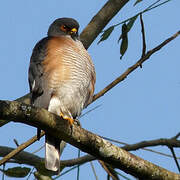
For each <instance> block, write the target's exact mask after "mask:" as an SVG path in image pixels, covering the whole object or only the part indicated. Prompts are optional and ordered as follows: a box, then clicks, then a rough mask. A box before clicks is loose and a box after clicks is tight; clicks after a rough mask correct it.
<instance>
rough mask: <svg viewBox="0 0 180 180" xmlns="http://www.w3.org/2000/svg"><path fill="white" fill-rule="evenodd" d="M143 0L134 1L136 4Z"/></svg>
mask: <svg viewBox="0 0 180 180" xmlns="http://www.w3.org/2000/svg"><path fill="white" fill-rule="evenodd" d="M141 1H142V0H136V2H135V3H134V6H135V5H136V4H138V3H140V2H141Z"/></svg>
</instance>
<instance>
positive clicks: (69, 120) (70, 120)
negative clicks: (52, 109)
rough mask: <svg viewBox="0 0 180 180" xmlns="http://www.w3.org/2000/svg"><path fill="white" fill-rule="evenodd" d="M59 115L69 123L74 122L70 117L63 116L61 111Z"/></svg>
mask: <svg viewBox="0 0 180 180" xmlns="http://www.w3.org/2000/svg"><path fill="white" fill-rule="evenodd" d="M60 117H62V118H63V119H65V120H68V122H69V124H70V125H71V126H72V124H73V123H74V119H72V118H70V117H65V116H64V114H63V113H62V112H61V113H60Z"/></svg>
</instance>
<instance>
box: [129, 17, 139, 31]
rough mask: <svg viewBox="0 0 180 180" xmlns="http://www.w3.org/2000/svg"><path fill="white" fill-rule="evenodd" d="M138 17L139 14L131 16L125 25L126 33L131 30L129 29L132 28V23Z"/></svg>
mask: <svg viewBox="0 0 180 180" xmlns="http://www.w3.org/2000/svg"><path fill="white" fill-rule="evenodd" d="M138 16H139V14H138V15H136V16H133V17H132V18H131V19H130V20H129V22H128V23H127V29H128V32H129V31H130V30H131V28H132V26H133V25H134V22H135V21H136V19H137V17H138Z"/></svg>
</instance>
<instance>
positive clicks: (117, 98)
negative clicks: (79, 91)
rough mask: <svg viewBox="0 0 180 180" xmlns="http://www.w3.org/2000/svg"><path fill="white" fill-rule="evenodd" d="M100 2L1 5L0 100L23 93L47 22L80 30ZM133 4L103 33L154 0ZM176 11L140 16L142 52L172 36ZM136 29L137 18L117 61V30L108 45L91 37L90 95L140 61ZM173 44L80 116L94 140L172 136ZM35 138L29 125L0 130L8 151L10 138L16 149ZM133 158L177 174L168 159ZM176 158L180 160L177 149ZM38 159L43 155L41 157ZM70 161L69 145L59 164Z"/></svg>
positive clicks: (175, 96)
mask: <svg viewBox="0 0 180 180" xmlns="http://www.w3.org/2000/svg"><path fill="white" fill-rule="evenodd" d="M105 2H106V1H104V0H101V1H95V0H92V1H82V0H81V1H68V2H67V1H65V0H61V1H59V0H54V1H50V0H47V1H43V0H39V1H35V0H31V1H23V0H19V1H10V0H6V1H2V2H1V3H0V4H1V6H0V21H1V28H0V40H1V41H0V52H1V54H0V59H1V60H0V82H1V86H0V87H1V89H0V99H6V100H14V99H16V98H18V97H21V96H23V95H24V94H26V93H28V92H29V87H28V81H27V71H28V66H29V59H30V56H31V53H32V49H33V47H34V45H35V44H36V42H37V41H39V40H40V39H42V38H43V37H44V36H46V33H47V29H48V26H49V25H50V24H51V22H52V21H53V20H55V19H56V18H59V17H73V18H75V19H77V20H78V21H79V23H80V26H81V27H80V32H81V31H82V30H83V28H84V27H85V26H86V25H87V24H88V22H89V21H90V20H91V18H92V17H93V16H94V15H95V14H96V13H97V12H98V10H99V9H100V8H101V7H102V6H103V5H104V3H105ZM134 2H135V0H134V1H131V2H130V3H128V4H127V5H126V6H125V7H124V8H123V10H122V11H121V12H120V13H118V14H117V15H116V16H115V17H114V18H113V20H112V21H111V22H110V23H109V24H108V25H107V27H109V26H111V25H113V24H117V23H119V22H121V21H123V20H125V19H127V18H129V17H132V16H134V15H135V14H136V13H137V12H139V11H141V10H144V9H145V8H146V7H147V6H148V5H150V4H151V3H153V2H155V1H152V0H151V1H148V2H147V1H143V2H142V3H139V4H138V5H137V6H135V7H133V4H134ZM179 7H180V1H179V0H172V1H170V2H169V3H167V4H165V5H163V6H161V7H159V8H157V9H154V10H152V11H150V12H147V13H146V14H144V15H143V19H144V24H145V30H146V39H147V49H151V48H153V47H155V46H156V45H158V44H159V43H161V42H162V41H163V40H165V39H166V38H168V37H169V36H171V35H172V34H174V33H175V32H177V31H178V30H179V27H180V26H179V25H180V24H179V19H178V14H179ZM107 27H106V28H107ZM106 28H105V29H106ZM140 31H141V27H140V23H139V18H138V19H137V21H136V22H135V24H134V26H133V28H132V30H131V31H130V32H129V35H128V38H129V47H128V50H127V52H126V54H125V55H124V57H123V59H122V60H120V59H119V57H120V55H119V49H120V48H119V46H120V45H119V44H117V40H118V38H119V36H120V33H121V27H120V26H118V27H117V28H115V30H114V31H113V33H112V35H111V36H110V38H109V39H108V40H107V41H104V42H102V43H100V44H99V45H97V42H98V40H99V38H100V36H98V37H97V39H96V40H95V41H94V42H93V44H92V45H91V47H90V48H89V49H88V51H89V53H90V55H91V56H92V59H93V62H94V64H95V67H96V73H97V83H96V90H95V91H96V93H97V92H99V91H100V90H101V89H103V88H104V87H105V86H106V85H108V84H109V83H110V82H111V81H113V80H114V79H115V78H117V77H118V76H119V75H121V73H123V72H124V71H125V70H126V69H127V68H128V67H129V66H131V65H133V64H134V63H135V62H136V61H137V60H138V59H139V57H140V56H141V49H142V43H141V32H140ZM179 46H180V38H179V37H178V38H177V39H175V40H174V41H173V42H171V43H170V44H168V45H167V46H166V47H164V48H163V49H162V50H161V51H159V52H157V53H156V54H154V55H153V56H152V57H151V58H150V59H149V60H147V61H146V62H145V63H144V64H143V68H142V69H137V70H136V71H134V72H133V73H131V74H130V75H129V76H128V78H127V79H125V80H124V81H123V82H122V83H120V84H119V85H117V86H116V87H115V88H113V89H112V90H111V91H109V92H108V93H107V94H105V95H104V96H103V97H101V98H100V99H98V100H97V101H96V102H95V103H93V104H91V105H90V106H89V107H88V108H87V109H85V110H84V111H83V112H86V111H87V110H90V109H92V108H93V107H95V106H97V105H101V106H100V107H99V108H98V109H96V110H94V111H93V112H91V113H89V114H88V115H86V116H84V117H83V118H81V123H82V126H83V127H84V128H85V129H87V130H89V131H92V132H94V133H97V134H99V135H102V136H106V137H109V138H112V139H116V140H119V141H123V142H126V143H130V144H131V143H136V142H139V141H142V140H151V139H157V138H163V137H164V138H169V137H172V136H174V135H176V134H177V133H178V132H179V118H180V111H179V107H180V95H179V92H180V76H179V67H180V61H179ZM35 133H36V129H35V128H33V127H30V126H27V125H23V124H18V123H9V124H8V125H6V126H4V127H2V128H1V129H0V134H1V135H2V134H3V136H4V137H6V138H1V139H0V145H4V146H5V145H6V146H10V147H15V144H14V142H13V139H14V138H15V139H17V140H18V142H19V143H22V142H25V141H26V140H27V139H29V138H30V137H32V136H33V135H35ZM43 142H44V139H42V140H41V141H40V142H37V143H35V144H34V145H32V146H31V147H29V148H27V149H26V150H27V151H29V152H33V151H34V150H36V149H38V148H39V147H41V146H42V145H43ZM152 149H154V150H157V151H161V152H165V153H169V154H170V151H169V150H168V149H167V148H164V147H156V148H152ZM133 153H134V154H136V155H138V156H140V157H142V158H144V159H146V160H149V161H150V162H153V163H155V164H157V165H160V166H162V167H164V168H167V169H169V170H171V171H174V172H177V168H176V165H175V163H174V161H173V160H172V159H171V158H167V157H164V156H160V155H157V154H153V153H150V152H146V151H143V150H140V151H137V152H133ZM176 153H177V156H180V153H179V152H178V151H176ZM38 154H39V155H40V156H44V152H43V151H41V152H39V153H38ZM74 157H77V149H75V148H74V147H72V146H70V145H69V146H68V147H67V149H66V150H65V152H64V154H63V156H62V159H69V158H74ZM93 163H94V165H95V168H96V172H97V174H98V177H99V179H100V180H101V179H104V178H105V177H106V173H104V171H103V170H102V168H101V167H100V165H99V164H98V163H96V162H93ZM70 177H71V179H72V177H74V178H73V179H75V177H76V170H74V171H72V172H71V173H69V174H68V175H65V176H64V177H63V179H64V180H66V179H70ZM84 177H86V179H87V177H89V178H88V179H94V175H93V173H92V170H91V166H90V164H89V163H88V164H86V165H85V166H83V167H81V169H80V178H81V179H84ZM0 178H1V174H0ZM5 179H9V178H7V177H6V178H5ZM31 179H33V177H31ZM132 179H133V178H132Z"/></svg>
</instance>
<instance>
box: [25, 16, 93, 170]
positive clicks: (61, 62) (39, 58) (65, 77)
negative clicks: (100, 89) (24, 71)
mask: <svg viewBox="0 0 180 180" xmlns="http://www.w3.org/2000/svg"><path fill="white" fill-rule="evenodd" d="M78 30H79V23H78V22H77V21H76V20H75V19H73V18H67V17H64V18H58V19H56V20H55V21H54V22H53V23H52V24H51V25H50V26H49V29H48V32H47V36H46V37H44V38H43V39H41V40H40V41H39V42H38V43H37V44H36V45H35V47H34V48H33V51H32V55H31V58H30V64H29V71H28V81H29V88H30V96H31V98H30V99H31V105H32V106H34V107H39V108H44V109H46V110H48V111H49V112H51V113H54V114H56V115H58V116H60V117H62V118H63V119H65V120H67V121H68V122H69V124H70V125H72V124H73V123H74V120H75V119H77V118H78V117H79V116H80V114H81V112H82V110H83V109H84V108H86V107H87V105H88V104H89V103H91V102H92V99H93V94H94V89H95V82H96V72H95V67H94V64H93V62H92V59H91V57H90V55H89V53H88V52H87V50H86V49H85V48H84V46H83V44H82V42H81V40H80V37H79V33H78ZM40 131H41V130H40V128H38V134H39V133H40ZM60 143H61V140H60V139H58V138H55V137H52V136H51V135H50V134H48V132H45V167H46V169H48V170H50V171H56V172H57V171H58V172H59V170H60V169H59V168H60Z"/></svg>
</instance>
